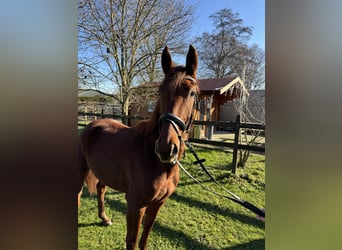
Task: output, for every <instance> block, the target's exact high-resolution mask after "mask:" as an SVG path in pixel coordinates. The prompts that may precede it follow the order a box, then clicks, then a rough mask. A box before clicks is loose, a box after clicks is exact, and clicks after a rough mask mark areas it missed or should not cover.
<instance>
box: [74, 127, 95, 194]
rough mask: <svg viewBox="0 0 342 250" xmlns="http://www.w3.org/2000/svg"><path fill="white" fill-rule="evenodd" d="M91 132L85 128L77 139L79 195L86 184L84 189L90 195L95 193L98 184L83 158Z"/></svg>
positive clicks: (88, 128) (90, 128)
mask: <svg viewBox="0 0 342 250" xmlns="http://www.w3.org/2000/svg"><path fill="white" fill-rule="evenodd" d="M91 130H92V127H86V128H85V130H84V131H83V132H82V133H81V135H80V138H79V145H78V173H79V184H78V185H79V187H78V188H79V190H78V192H79V193H80V192H81V191H82V188H83V186H84V183H85V184H86V187H87V189H88V191H89V193H90V194H94V193H96V185H97V183H98V179H97V178H96V177H95V175H94V174H93V172H92V171H91V170H90V169H89V166H88V162H87V160H86V158H85V151H86V149H87V147H88V144H89V136H90V135H89V131H91Z"/></svg>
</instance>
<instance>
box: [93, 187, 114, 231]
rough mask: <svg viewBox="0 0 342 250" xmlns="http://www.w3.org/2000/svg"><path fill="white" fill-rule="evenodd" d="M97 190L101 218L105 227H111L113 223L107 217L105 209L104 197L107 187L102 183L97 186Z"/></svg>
mask: <svg viewBox="0 0 342 250" xmlns="http://www.w3.org/2000/svg"><path fill="white" fill-rule="evenodd" d="M96 188H97V207H98V213H99V217H100V219H101V220H102V223H103V225H105V226H110V225H112V224H113V223H112V221H111V220H110V219H109V218H108V217H107V215H106V213H105V209H104V196H105V193H106V186H105V185H104V184H103V183H102V182H100V181H99V182H98V183H97V185H96Z"/></svg>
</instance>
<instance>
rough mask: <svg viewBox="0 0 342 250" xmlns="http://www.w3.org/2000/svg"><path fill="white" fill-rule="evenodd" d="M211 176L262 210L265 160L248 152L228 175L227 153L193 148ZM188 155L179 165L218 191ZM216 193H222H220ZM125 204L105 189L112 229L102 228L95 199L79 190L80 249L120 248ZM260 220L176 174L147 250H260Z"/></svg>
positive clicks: (262, 227)
mask: <svg viewBox="0 0 342 250" xmlns="http://www.w3.org/2000/svg"><path fill="white" fill-rule="evenodd" d="M195 150H196V152H197V154H198V155H199V157H201V158H205V159H206V162H205V163H204V164H205V166H206V167H207V168H208V169H209V171H210V172H211V173H212V174H213V175H214V176H215V178H216V179H217V180H218V181H219V182H220V183H222V185H224V186H225V188H228V189H229V190H230V191H232V192H233V193H235V194H237V195H238V196H240V197H241V198H242V199H245V200H247V201H249V202H251V203H253V204H255V205H256V206H258V207H264V206H265V156H264V155H255V154H252V155H251V156H250V158H249V162H248V164H247V165H246V167H245V168H244V169H241V168H239V169H237V174H236V175H233V174H231V171H230V170H229V169H228V165H229V164H230V163H231V161H232V160H231V157H232V155H231V153H227V152H223V151H218V150H215V149H205V148H199V147H195ZM193 161H194V157H193V156H192V155H191V153H190V152H187V156H186V158H185V159H184V160H182V163H183V165H184V167H185V168H186V169H187V170H188V171H189V172H191V174H193V175H194V176H195V177H197V178H198V179H199V180H201V181H202V182H203V183H205V185H207V186H208V187H210V188H212V189H215V190H216V191H220V190H218V188H217V187H216V186H215V185H214V184H213V183H212V182H211V181H210V180H209V179H208V177H207V176H206V175H205V174H204V172H202V170H200V167H199V166H197V165H193V164H192V163H191V162H193ZM220 192H221V191H220ZM125 211H126V202H125V198H124V194H122V193H119V192H116V191H114V190H111V189H108V191H107V194H106V212H107V215H108V216H109V217H110V218H111V219H112V221H113V225H111V226H110V227H103V226H101V225H100V220H99V219H98V218H97V202H96V197H94V196H92V197H90V196H89V194H88V192H87V191H86V189H85V190H84V192H83V195H82V200H81V207H80V208H79V212H78V231H79V236H78V245H79V249H101V250H104V249H125V234H126V217H125ZM264 238H265V225H264V222H261V221H258V220H256V219H255V215H254V214H253V213H252V212H250V211H249V210H247V209H245V208H244V207H242V206H240V205H238V204H236V203H234V202H232V201H230V200H228V199H225V198H221V197H218V196H215V195H213V194H211V193H208V192H207V191H206V190H203V189H202V187H201V186H199V185H198V184H196V183H195V182H194V181H193V180H191V179H190V178H189V177H188V176H187V175H185V173H183V172H181V180H180V183H179V185H178V187H177V189H176V191H175V192H174V193H173V194H172V196H171V197H170V198H169V200H168V201H167V202H166V203H165V205H164V206H163V207H162V209H161V211H160V212H159V214H158V217H157V220H156V223H155V225H154V228H153V230H152V232H151V234H150V238H149V241H148V248H149V249H158V250H159V249H196V250H197V249H230V250H237V249H253V250H258V249H264V248H265V242H264Z"/></svg>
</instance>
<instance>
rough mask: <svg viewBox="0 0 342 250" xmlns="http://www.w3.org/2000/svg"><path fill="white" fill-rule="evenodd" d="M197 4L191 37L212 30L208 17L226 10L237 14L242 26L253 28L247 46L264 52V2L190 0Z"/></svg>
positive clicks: (257, 0)
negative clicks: (254, 46)
mask: <svg viewBox="0 0 342 250" xmlns="http://www.w3.org/2000/svg"><path fill="white" fill-rule="evenodd" d="M191 2H193V3H197V4H196V6H197V9H196V11H195V22H194V24H193V27H192V35H193V36H200V35H201V34H202V33H203V32H205V31H207V32H210V31H211V30H212V29H213V26H212V20H211V19H210V18H209V16H210V15H212V14H214V13H215V12H217V11H218V10H221V9H224V8H228V9H231V10H232V11H233V13H238V14H239V16H240V18H241V19H242V20H243V24H244V25H247V26H252V27H253V35H252V37H251V39H250V42H249V44H250V45H252V44H257V45H258V46H259V47H260V48H261V49H263V50H265V0H191Z"/></svg>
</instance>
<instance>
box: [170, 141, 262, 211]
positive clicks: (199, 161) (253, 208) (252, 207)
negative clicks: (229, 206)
mask: <svg viewBox="0 0 342 250" xmlns="http://www.w3.org/2000/svg"><path fill="white" fill-rule="evenodd" d="M185 144H186V145H187V146H188V148H189V149H190V152H191V153H192V154H193V155H194V156H195V158H196V161H195V162H194V164H200V166H201V168H202V170H203V171H204V172H205V173H206V174H207V175H208V176H209V178H210V179H211V180H212V181H213V182H214V183H215V184H216V185H217V186H218V187H220V188H222V189H223V190H224V191H226V192H227V193H228V194H230V195H231V196H233V197H230V196H227V195H224V194H221V193H218V192H216V191H213V190H211V189H210V188H208V187H206V186H205V185H203V184H202V183H201V182H200V181H199V180H197V179H196V178H195V177H193V176H192V175H191V174H190V173H189V172H188V171H187V170H186V169H185V168H184V167H183V165H182V164H181V163H180V162H179V161H178V160H177V164H178V165H179V166H180V168H181V169H182V170H183V171H184V173H186V174H187V175H188V176H189V177H190V178H191V179H193V180H194V181H195V182H197V183H198V184H199V185H200V186H201V187H202V188H204V189H205V190H207V191H209V192H211V193H213V194H215V195H217V196H220V197H224V198H227V199H229V200H231V201H234V202H236V203H238V204H240V205H241V206H243V207H245V208H247V209H248V210H250V211H252V212H254V213H255V214H257V215H259V216H261V217H263V218H265V211H263V210H261V209H260V208H258V207H256V206H255V205H253V204H251V203H249V202H248V201H245V200H243V199H241V198H240V197H239V196H237V195H236V194H234V193H232V192H231V191H229V190H228V189H226V188H224V187H223V186H222V185H220V184H219V183H218V182H217V181H216V179H215V178H214V177H213V176H212V175H211V174H210V173H209V171H208V170H207V169H206V168H205V166H204V165H203V164H202V163H203V162H204V161H205V159H199V158H198V156H197V154H196V152H195V150H194V148H193V147H192V145H191V144H190V143H189V142H188V141H186V142H185Z"/></svg>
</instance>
